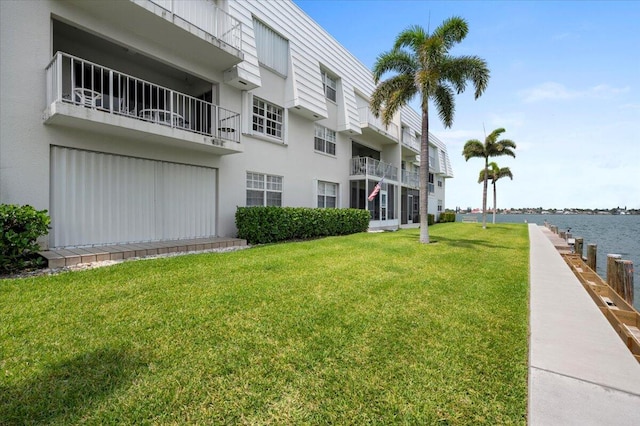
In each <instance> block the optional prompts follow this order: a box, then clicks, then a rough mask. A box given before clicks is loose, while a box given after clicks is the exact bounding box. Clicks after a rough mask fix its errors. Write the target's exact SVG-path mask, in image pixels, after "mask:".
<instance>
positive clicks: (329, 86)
mask: <svg viewBox="0 0 640 426" xmlns="http://www.w3.org/2000/svg"><path fill="white" fill-rule="evenodd" d="M337 87H338V84H337V82H336V79H335V78H334V77H332V76H330V75H329V74H327V72H326V71H322V89H323V90H324V95H325V96H326V97H327V99H331V100H332V101H333V102H335V101H336V88H337Z"/></svg>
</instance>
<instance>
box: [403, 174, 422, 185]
mask: <svg viewBox="0 0 640 426" xmlns="http://www.w3.org/2000/svg"><path fill="white" fill-rule="evenodd" d="M402 183H403V184H404V185H406V186H410V187H412V188H418V187H419V186H420V174H419V173H416V172H410V171H409V170H402Z"/></svg>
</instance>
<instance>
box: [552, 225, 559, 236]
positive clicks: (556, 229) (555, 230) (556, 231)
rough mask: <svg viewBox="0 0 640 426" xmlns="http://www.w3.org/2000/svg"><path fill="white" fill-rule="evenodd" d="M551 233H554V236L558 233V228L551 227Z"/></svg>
mask: <svg viewBox="0 0 640 426" xmlns="http://www.w3.org/2000/svg"><path fill="white" fill-rule="evenodd" d="M551 232H553V233H554V234H557V233H558V227H557V226H555V225H551Z"/></svg>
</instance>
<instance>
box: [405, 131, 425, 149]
mask: <svg viewBox="0 0 640 426" xmlns="http://www.w3.org/2000/svg"><path fill="white" fill-rule="evenodd" d="M420 142H421V141H420V139H418V138H417V137H416V136H415V135H413V134H411V132H410V131H408V130H403V131H402V145H404V146H406V147H408V148H410V149H411V150H413V151H414V152H416V153H417V154H419V153H420Z"/></svg>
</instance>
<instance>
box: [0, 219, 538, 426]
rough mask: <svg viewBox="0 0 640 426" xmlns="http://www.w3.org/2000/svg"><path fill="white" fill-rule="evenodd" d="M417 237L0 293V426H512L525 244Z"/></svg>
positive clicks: (460, 231) (127, 271)
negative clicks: (431, 241) (421, 241)
mask: <svg viewBox="0 0 640 426" xmlns="http://www.w3.org/2000/svg"><path fill="white" fill-rule="evenodd" d="M430 234H431V238H432V239H434V240H437V243H436V244H430V245H420V244H419V243H418V230H403V231H399V232H394V233H382V234H357V235H351V236H346V237H335V238H326V239H321V240H314V241H305V242H296V243H285V244H277V245H267V246H260V247H254V248H252V249H250V250H244V251H239V252H231V253H211V254H202V255H190V256H183V257H175V258H167V259H156V260H145V261H140V262H126V263H122V264H119V265H116V266H112V267H108V268H100V269H94V270H88V271H82V272H72V273H65V274H61V275H57V276H50V277H38V278H28V279H16V280H3V281H0V318H1V322H0V342H1V345H0V395H2V397H1V398H0V423H1V424H42V423H46V424H77V423H88V424H123V423H125V424H133V423H135V424H185V423H188V424H278V425H280V424H397V423H400V424H524V423H525V422H526V394H527V330H528V325H527V295H528V252H529V251H528V250H529V249H528V237H527V228H526V226H523V225H512V224H500V225H492V226H491V225H490V226H489V229H487V230H482V228H481V227H480V226H479V225H471V224H461V223H450V224H441V225H435V226H433V227H431V228H430Z"/></svg>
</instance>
